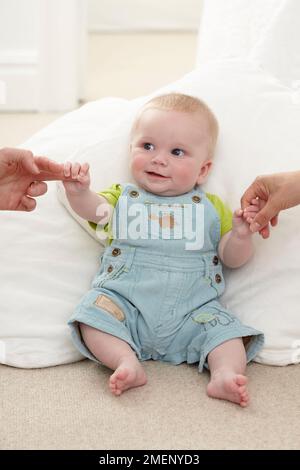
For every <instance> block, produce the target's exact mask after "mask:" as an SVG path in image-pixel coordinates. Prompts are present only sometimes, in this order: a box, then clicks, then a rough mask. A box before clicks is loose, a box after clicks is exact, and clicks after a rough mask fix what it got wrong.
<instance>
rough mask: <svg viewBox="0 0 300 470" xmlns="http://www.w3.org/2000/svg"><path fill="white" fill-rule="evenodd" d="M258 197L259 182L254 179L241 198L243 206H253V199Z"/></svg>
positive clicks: (243, 207)
mask: <svg viewBox="0 0 300 470" xmlns="http://www.w3.org/2000/svg"><path fill="white" fill-rule="evenodd" d="M256 197H257V184H256V182H255V181H254V183H252V184H251V186H249V188H247V189H246V191H245V192H244V194H243V196H242V198H241V208H242V209H245V208H246V207H248V206H251V202H252V199H255V198H256Z"/></svg>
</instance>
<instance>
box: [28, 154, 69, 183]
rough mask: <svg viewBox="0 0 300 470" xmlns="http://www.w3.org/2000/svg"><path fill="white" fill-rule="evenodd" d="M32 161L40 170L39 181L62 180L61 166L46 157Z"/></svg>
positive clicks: (62, 169)
mask: <svg viewBox="0 0 300 470" xmlns="http://www.w3.org/2000/svg"><path fill="white" fill-rule="evenodd" d="M34 161H35V163H36V165H37V166H38V168H39V170H40V175H39V177H38V179H39V180H41V181H42V180H47V181H50V180H63V179H64V167H63V164H61V163H57V162H55V161H53V160H50V159H49V158H47V157H34Z"/></svg>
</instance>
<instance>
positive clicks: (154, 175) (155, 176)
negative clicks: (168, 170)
mask: <svg viewBox="0 0 300 470" xmlns="http://www.w3.org/2000/svg"><path fill="white" fill-rule="evenodd" d="M146 173H147V175H149V176H153V177H154V178H161V179H165V178H168V176H164V175H160V174H159V173H155V172H154V171H147V172H146Z"/></svg>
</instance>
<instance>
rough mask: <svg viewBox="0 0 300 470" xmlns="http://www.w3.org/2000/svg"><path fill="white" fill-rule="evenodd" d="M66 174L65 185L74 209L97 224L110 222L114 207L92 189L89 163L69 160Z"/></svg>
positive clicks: (65, 166)
mask: <svg viewBox="0 0 300 470" xmlns="http://www.w3.org/2000/svg"><path fill="white" fill-rule="evenodd" d="M64 175H65V177H66V179H65V180H64V181H63V185H64V187H65V191H66V196H67V198H68V201H69V203H70V206H71V207H72V209H73V210H74V211H75V212H76V213H77V214H78V215H79V216H80V217H82V218H83V219H86V220H89V221H91V222H94V223H96V224H97V223H98V222H100V221H101V224H104V223H106V222H108V220H109V219H110V216H111V214H112V211H113V208H112V206H111V205H110V204H109V203H108V201H107V200H106V199H105V198H104V197H102V196H99V195H98V194H97V193H95V192H94V191H91V190H90V174H89V164H88V163H84V164H83V165H81V164H80V163H70V162H67V163H65V164H64ZM70 179H71V180H70ZM68 180H69V181H68ZM74 180H75V181H74Z"/></svg>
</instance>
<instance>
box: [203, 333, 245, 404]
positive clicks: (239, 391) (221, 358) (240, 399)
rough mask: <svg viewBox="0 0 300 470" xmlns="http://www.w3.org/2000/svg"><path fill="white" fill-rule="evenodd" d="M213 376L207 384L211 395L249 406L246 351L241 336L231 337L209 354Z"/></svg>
mask: <svg viewBox="0 0 300 470" xmlns="http://www.w3.org/2000/svg"><path fill="white" fill-rule="evenodd" d="M207 360H208V365H209V368H210V373H211V378H210V382H209V384H208V386H207V394H208V395H209V396H210V397H214V398H221V399H223V400H229V401H232V402H234V403H238V404H239V405H241V406H247V405H248V402H249V395H248V392H247V389H246V383H247V377H246V376H245V375H244V372H245V369H246V363H247V359H246V351H245V347H244V344H243V340H242V339H241V338H235V339H231V340H229V341H225V342H224V343H222V344H220V345H219V346H217V347H216V348H215V349H213V350H212V351H211V352H210V353H209V354H208V359H207Z"/></svg>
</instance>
